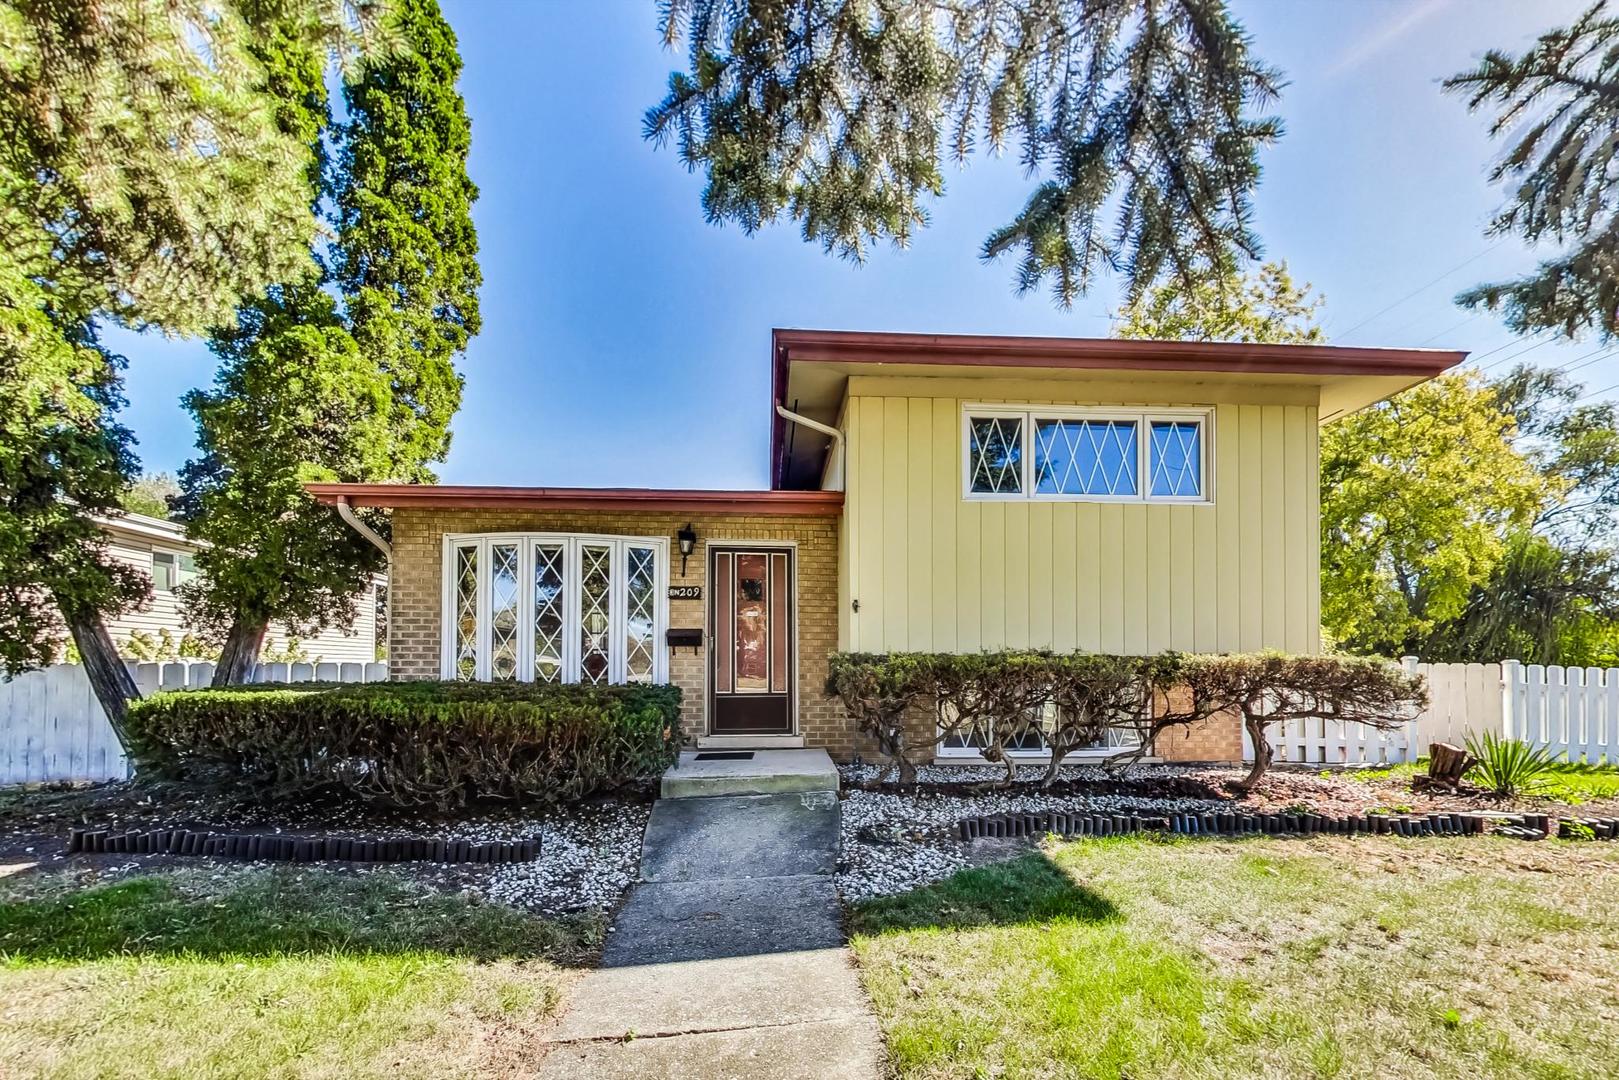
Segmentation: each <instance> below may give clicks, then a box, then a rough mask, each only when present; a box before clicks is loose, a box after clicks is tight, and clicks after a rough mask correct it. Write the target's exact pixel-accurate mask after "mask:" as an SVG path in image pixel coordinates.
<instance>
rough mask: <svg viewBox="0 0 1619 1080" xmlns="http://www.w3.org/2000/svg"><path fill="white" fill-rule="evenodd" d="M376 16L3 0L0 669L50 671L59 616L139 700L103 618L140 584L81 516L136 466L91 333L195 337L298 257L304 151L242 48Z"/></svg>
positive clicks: (116, 704)
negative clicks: (43, 667) (286, 31)
mask: <svg viewBox="0 0 1619 1080" xmlns="http://www.w3.org/2000/svg"><path fill="white" fill-rule="evenodd" d="M378 19H379V10H378V5H377V4H376V3H374V2H372V0H360V2H359V3H355V4H340V3H336V2H335V0H323V2H321V3H317V4H309V5H300V4H295V3H290V2H281V0H241V2H235V3H232V2H217V0H208V2H203V0H164V2H156V0H105V2H102V3H98V4H94V5H89V6H85V5H76V4H71V3H61V4H51V3H27V2H23V0H5V2H3V3H0V311H3V312H4V313H5V316H4V318H3V319H0V431H4V433H5V434H4V438H3V439H0V663H4V665H5V668H6V670H7V671H8V672H17V671H21V670H26V669H27V668H28V667H31V666H36V665H38V664H41V663H45V662H47V661H48V660H49V659H51V658H52V654H53V653H54V649H55V642H54V638H55V636H56V627H55V625H53V624H54V621H55V620H54V619H52V618H51V617H50V616H51V615H52V614H53V613H52V612H50V610H49V609H50V608H51V607H54V608H55V612H54V614H55V615H56V616H59V617H60V618H61V619H62V620H63V621H65V622H66V624H67V627H68V630H69V632H70V633H71V635H72V638H73V644H74V646H75V648H76V649H77V651H78V652H79V654H80V655H81V657H82V659H83V662H84V664H85V667H86V671H87V673H88V675H89V677H90V681H91V685H92V686H93V687H94V689H95V691H96V694H97V697H98V698H99V700H100V701H101V704H102V706H103V708H104V709H105V711H106V713H107V716H108V718H109V720H110V721H111V722H112V724H113V727H114V729H115V730H116V731H118V732H119V733H120V734H121V733H122V720H123V715H124V704H125V702H126V701H127V700H128V699H129V698H130V697H132V696H133V695H134V694H135V692H136V691H135V686H134V683H133V682H132V681H131V679H130V678H129V674H128V672H127V671H126V670H125V669H124V667H123V665H122V663H121V662H119V660H118V657H117V653H116V650H115V648H114V646H113V643H112V639H111V637H110V636H109V635H108V633H107V631H106V626H105V623H104V617H105V616H106V615H108V614H111V613H116V612H118V611H121V610H123V609H125V608H127V607H129V606H130V605H132V604H135V603H138V602H139V601H140V599H141V597H142V596H143V595H144V593H145V590H146V589H147V588H148V585H147V583H146V582H144V581H143V580H142V579H141V577H140V575H138V574H135V573H134V572H132V571H131V570H129V569H128V568H127V567H124V566H122V565H121V564H119V563H117V562H116V561H114V560H112V559H111V558H110V557H109V556H108V555H107V552H106V549H105V542H104V540H103V539H102V537H101V535H100V532H99V530H98V529H97V528H96V526H95V524H94V522H93V521H92V520H91V515H92V514H95V513H98V512H108V511H114V510H116V508H117V506H118V503H119V499H120V496H121V494H122V492H123V490H124V489H125V488H126V487H127V486H128V484H129V481H130V480H131V478H132V477H133V476H134V475H135V471H136V462H135V457H134V455H133V453H132V452H131V449H130V446H131V442H132V440H131V438H130V435H129V432H128V431H127V430H126V429H125V428H123V427H122V426H120V425H119V424H118V423H117V421H116V417H115V414H116V411H117V409H118V407H119V405H120V404H121V385H120V376H119V372H120V369H121V367H122V360H121V358H119V357H117V356H114V355H111V354H109V353H107V352H106V351H105V350H104V349H103V348H102V347H101V346H100V345H99V343H98V342H97V338H96V332H95V327H96V324H97V322H98V320H107V319H111V320H115V321H118V322H122V323H123V324H125V325H128V326H132V327H136V328H147V327H151V328H156V329H160V330H163V331H166V332H171V333H191V332H196V331H198V330H200V329H202V328H204V327H206V326H208V325H210V324H211V323H213V322H216V321H219V320H221V319H224V318H228V317H229V315H230V313H231V308H232V305H233V304H234V303H235V302H236V300H237V298H239V297H240V296H242V295H243V294H247V293H252V292H256V291H258V290H261V289H263V288H264V286H265V285H266V284H268V283H269V282H271V281H275V280H277V279H280V278H284V277H286V276H288V275H289V274H293V273H297V272H300V270H301V268H303V267H306V266H307V265H308V264H309V239H310V237H311V236H312V235H313V234H314V231H315V220H314V217H313V216H312V215H311V214H310V212H309V207H308V205H307V201H306V200H305V199H304V198H303V197H302V195H301V194H300V191H301V189H302V185H301V184H300V183H299V178H300V177H301V175H302V174H303V172H304V170H305V168H306V167H307V165H308V159H309V147H308V145H307V144H305V143H301V142H299V141H298V140H296V139H290V138H288V137H287V136H286V135H285V133H284V132H282V131H281V130H280V129H279V128H278V127H277V126H276V125H275V124H274V122H273V120H272V117H271V115H270V105H269V102H268V100H267V98H266V96H265V94H264V92H263V91H264V81H263V73H262V71H261V69H260V68H259V66H258V65H257V64H256V63H255V62H254V61H253V59H252V57H251V55H250V45H251V43H252V42H253V41H254V40H256V38H257V36H258V35H259V34H260V33H262V32H263V30H264V28H265V27H267V26H269V25H272V24H275V23H278V22H281V21H287V22H289V23H290V24H291V25H293V26H295V27H296V28H297V29H296V33H298V34H299V35H300V36H302V37H303V38H305V39H306V40H308V41H309V42H310V43H311V45H312V46H314V47H317V48H320V49H322V50H326V49H329V48H332V47H334V46H335V47H336V48H338V49H339V50H340V51H343V52H344V53H345V54H347V53H350V52H352V50H353V49H354V48H355V47H357V46H360V45H364V44H366V43H367V41H368V40H369V39H371V38H373V37H374V36H375V31H376V28H377V26H378Z"/></svg>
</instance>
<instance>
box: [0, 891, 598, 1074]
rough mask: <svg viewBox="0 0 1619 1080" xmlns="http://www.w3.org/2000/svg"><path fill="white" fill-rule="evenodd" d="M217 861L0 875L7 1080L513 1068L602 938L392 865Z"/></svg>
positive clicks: (0, 1001)
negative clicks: (379, 869)
mask: <svg viewBox="0 0 1619 1080" xmlns="http://www.w3.org/2000/svg"><path fill="white" fill-rule="evenodd" d="M213 873H220V872H218V871H212V872H205V871H184V872H180V873H175V874H163V875H157V876H151V877H141V878H135V879H131V880H127V881H123V882H120V883H117V884H111V885H104V886H100V887H95V888H88V889H84V888H77V887H74V885H73V884H72V883H71V882H70V881H65V880H61V879H57V880H54V881H51V880H38V879H36V880H34V881H32V882H23V883H15V882H0V1076H7V1077H13V1076H15V1077H26V1076H51V1077H78V1076H85V1077H90V1076H94V1077H122V1076H127V1077H166V1076H167V1077H196V1076H209V1077H216V1076H217V1077H231V1076H240V1077H261V1076H320V1077H365V1076H384V1075H386V1076H389V1077H413V1076H460V1075H470V1074H473V1073H481V1072H482V1073H487V1072H500V1071H510V1070H511V1069H514V1068H520V1065H521V1062H522V1059H523V1057H524V1056H525V1054H526V1052H527V1051H529V1050H530V1049H531V1048H532V1042H533V1040H532V1038H531V1036H532V1034H533V1032H534V1031H535V1030H536V1029H537V1028H539V1027H542V1026H544V1025H545V1024H546V1023H548V1022H549V1020H550V1018H551V1017H552V1016H553V1015H554V1013H555V1012H556V1010H557V1007H558V1004H559V1001H560V997H561V992H562V989H563V987H564V985H565V983H566V981H567V979H568V978H569V977H570V976H569V973H568V972H567V970H566V966H567V965H570V964H574V963H578V962H580V961H581V960H583V959H585V958H586V957H588V955H589V951H590V950H591V949H592V948H593V947H594V945H595V944H596V942H597V941H598V940H599V937H600V929H601V928H600V924H599V923H598V922H595V921H578V922H568V923H557V922H550V921H545V920H541V919H537V918H533V917H530V916H528V915H525V914H522V913H521V912H518V911H515V910H513V909H510V908H505V907H501V906H499V905H492V904H483V903H474V902H471V901H469V900H466V899H463V898H460V897H453V896H445V895H438V894H433V893H430V892H427V891H426V890H424V889H423V888H421V887H419V886H416V885H414V884H412V883H409V882H407V881H405V880H403V879H401V878H398V877H395V876H393V875H392V874H368V875H363V876H355V875H340V874H335V873H331V872H328V871H322V870H315V869H309V868H305V869H300V870H294V869H278V870H272V871H264V870H242V869H232V870H229V871H225V872H223V873H220V876H219V877H218V878H217V879H216V878H215V877H214V876H212V874H213Z"/></svg>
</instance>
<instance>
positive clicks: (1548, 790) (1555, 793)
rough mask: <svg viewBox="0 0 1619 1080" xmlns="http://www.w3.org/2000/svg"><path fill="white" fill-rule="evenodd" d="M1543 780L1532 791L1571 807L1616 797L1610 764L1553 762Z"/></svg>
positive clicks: (1395, 773) (1414, 766)
mask: <svg viewBox="0 0 1619 1080" xmlns="http://www.w3.org/2000/svg"><path fill="white" fill-rule="evenodd" d="M1427 771H1428V759H1427V758H1425V757H1424V758H1418V759H1417V760H1416V761H1414V762H1406V763H1404V764H1400V765H1390V766H1388V767H1387V768H1382V769H1357V770H1355V771H1354V772H1352V773H1348V774H1346V775H1350V776H1353V777H1355V778H1356V779H1359V780H1409V779H1410V778H1411V777H1413V776H1416V775H1417V774H1418V773H1423V774H1426V773H1427ZM1542 779H1543V781H1544V783H1543V784H1542V785H1541V786H1539V787H1537V788H1536V789H1535V790H1534V791H1533V792H1532V793H1531V794H1533V795H1535V796H1538V797H1542V798H1547V799H1553V800H1555V801H1557V802H1561V803H1568V804H1569V805H1571V806H1578V805H1579V804H1580V803H1584V802H1591V801H1592V800H1594V799H1615V798H1619V769H1616V768H1614V767H1613V766H1612V765H1582V764H1573V763H1569V762H1553V764H1552V767H1551V768H1550V769H1548V770H1547V771H1546V773H1545V775H1544V776H1543V777H1542Z"/></svg>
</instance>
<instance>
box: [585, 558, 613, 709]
mask: <svg viewBox="0 0 1619 1080" xmlns="http://www.w3.org/2000/svg"><path fill="white" fill-rule="evenodd" d="M612 566H613V549H612V548H610V547H597V546H595V545H593V544H581V545H580V547H579V681H580V682H584V683H604V682H606V681H607V680H608V676H609V674H610V672H611V669H610V667H609V652H608V650H609V648H610V647H611V641H612V639H611V636H610V635H611V632H612V619H611V618H610V614H609V613H610V612H611V610H612V607H611V603H612V601H611V599H610V598H611V596H612V594H613V577H612Z"/></svg>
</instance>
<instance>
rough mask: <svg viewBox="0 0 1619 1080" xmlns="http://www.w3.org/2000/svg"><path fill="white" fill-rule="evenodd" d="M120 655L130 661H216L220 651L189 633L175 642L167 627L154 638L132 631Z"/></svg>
mask: <svg viewBox="0 0 1619 1080" xmlns="http://www.w3.org/2000/svg"><path fill="white" fill-rule="evenodd" d="M118 655H120V656H122V657H124V658H126V659H129V660H146V661H152V660H216V659H218V658H219V650H218V649H216V648H213V647H212V646H210V645H209V644H208V643H207V642H206V641H203V640H202V639H201V638H199V637H197V635H195V634H193V633H191V632H190V631H187V632H186V633H184V634H181V635H180V638H179V640H175V637H174V634H173V633H172V632H170V630H169V628H168V627H166V626H163V627H159V628H158V631H157V634H156V635H155V636H154V635H152V634H148V633H147V632H146V631H144V630H131V631H130V632H129V636H128V637H126V638H125V639H124V641H123V644H122V645H120V646H119V647H118Z"/></svg>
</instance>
